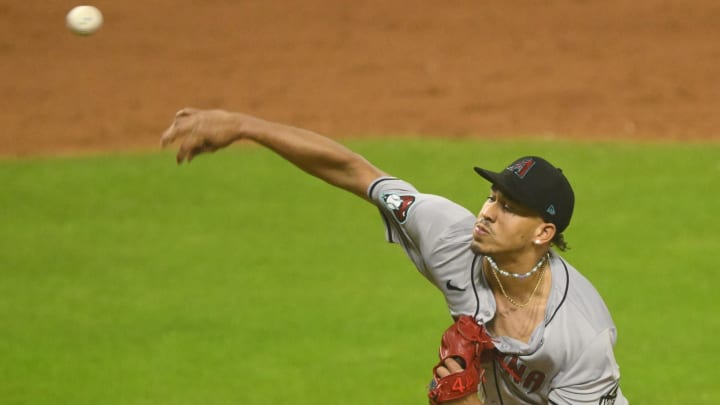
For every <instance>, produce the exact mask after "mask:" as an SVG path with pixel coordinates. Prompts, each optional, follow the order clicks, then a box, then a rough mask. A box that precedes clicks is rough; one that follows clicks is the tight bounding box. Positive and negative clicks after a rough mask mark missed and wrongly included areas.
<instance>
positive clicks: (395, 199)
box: [368, 177, 475, 285]
mask: <svg viewBox="0 0 720 405" xmlns="http://www.w3.org/2000/svg"><path fill="white" fill-rule="evenodd" d="M368 196H369V197H370V198H371V199H372V200H373V201H374V203H375V205H377V207H378V209H379V210H380V213H381V215H382V218H383V220H384V222H385V225H386V235H385V236H386V239H387V241H388V242H391V243H398V244H400V245H401V246H402V247H403V249H404V250H405V252H406V253H407V255H408V257H409V258H410V259H411V260H412V262H413V263H414V264H415V267H416V268H417V269H418V271H420V273H422V274H423V275H424V276H425V277H426V278H427V279H429V280H430V281H431V282H433V283H434V284H436V285H439V283H440V282H441V281H440V280H443V279H447V277H448V274H449V273H453V272H455V271H456V269H455V268H453V266H452V263H453V259H454V258H456V257H457V256H459V255H462V254H467V251H468V249H469V243H470V240H471V238H472V227H473V226H474V223H475V216H474V215H473V214H472V213H471V212H470V211H468V210H467V209H466V208H464V207H462V206H460V205H458V204H456V203H454V202H452V201H450V200H447V199H446V198H443V197H440V196H437V195H433V194H424V193H420V192H419V191H418V190H417V189H415V187H413V186H412V185H411V184H409V183H407V182H405V181H402V180H399V179H395V178H387V177H385V178H380V179H378V180H376V181H375V182H374V183H373V184H372V185H371V186H370V188H369V189H368Z"/></svg>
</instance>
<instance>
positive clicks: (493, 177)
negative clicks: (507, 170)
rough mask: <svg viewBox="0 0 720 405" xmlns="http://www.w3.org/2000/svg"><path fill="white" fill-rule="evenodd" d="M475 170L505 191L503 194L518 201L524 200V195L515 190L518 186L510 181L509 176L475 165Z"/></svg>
mask: <svg viewBox="0 0 720 405" xmlns="http://www.w3.org/2000/svg"><path fill="white" fill-rule="evenodd" d="M475 171H476V172H477V174H479V175H480V176H482V178H484V179H485V180H487V181H489V182H490V183H492V184H493V185H494V186H496V187H497V188H499V189H500V191H502V192H503V194H506V195H507V196H509V197H510V198H511V199H512V200H514V201H517V202H519V203H522V202H523V200H524V199H523V196H522V195H518V194H517V193H516V192H515V189H516V187H514V184H511V183H510V180H509V178H508V177H507V176H503V175H502V174H500V173H495V172H491V171H490V170H485V169H481V168H479V167H475Z"/></svg>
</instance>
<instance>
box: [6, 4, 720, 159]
mask: <svg viewBox="0 0 720 405" xmlns="http://www.w3.org/2000/svg"><path fill="white" fill-rule="evenodd" d="M91 4H95V5H96V6H98V7H99V8H100V9H101V10H103V12H104V14H105V20H106V23H105V25H104V26H103V28H102V29H101V31H100V32H98V33H97V34H96V35H93V36H91V37H77V36H74V35H73V34H71V33H69V32H68V31H67V30H66V29H65V27H64V16H65V13H67V11H68V10H69V9H70V8H71V7H72V6H73V5H75V3H72V2H66V1H55V2H46V1H40V0H25V1H22V2H21V1H12V0H0V19H1V20H2V22H3V23H2V24H0V58H1V60H2V64H0V77H2V79H1V80H2V81H1V82H0V83H1V84H0V86H1V87H0V88H1V89H2V95H3V97H2V108H1V109H0V121H1V122H2V124H3V130H2V132H1V133H0V154H1V155H5V156H28V155H35V154H55V153H75V152H91V151H100V150H103V151H104V150H117V151H124V150H136V149H146V148H156V147H157V141H158V137H159V134H160V133H161V132H162V130H163V129H164V128H165V126H166V125H167V124H169V122H170V119H171V118H172V116H173V114H174V112H175V111H176V110H178V109H179V108H180V107H183V106H186V105H190V106H196V107H222V108H228V109H234V110H242V111H246V112H249V113H253V114H257V115H260V116H262V117H265V118H268V119H273V120H279V121H283V122H288V123H292V124H294V125H297V126H303V127H307V128H312V129H315V130H318V131H320V132H323V133H326V134H328V135H331V136H337V137H340V136H350V135H352V136H357V135H365V134H371V135H373V134H418V135H433V136H439V135H449V136H514V135H523V136H542V137H576V136H582V137H587V138H593V139H598V138H603V139H605V138H607V139H616V138H634V139H665V140H684V139H713V140H720V114H718V111H720V108H719V107H720V85H718V83H717V79H718V77H720V40H718V39H720V24H718V23H717V22H718V21H720V2H717V1H716V0H674V1H672V0H671V1H663V0H634V1H628V0H604V1H599V0H555V1H549V0H546V1H543V0H508V1H477V0H450V1H444V2H421V1H409V0H395V1H385V0H365V1H363V0H356V1H352V2H345V1H331V0H302V1H291V0H287V1H272V0H246V1H242V0H241V1H230V0H205V1H203V2H194V1H189V0H176V1H170V0H148V1H134V0H128V1H123V2H119V1H110V0H103V1H96V2H93V3H91Z"/></svg>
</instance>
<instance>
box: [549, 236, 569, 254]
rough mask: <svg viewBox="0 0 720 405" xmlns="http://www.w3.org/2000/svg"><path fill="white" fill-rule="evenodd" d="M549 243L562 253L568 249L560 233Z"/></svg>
mask: <svg viewBox="0 0 720 405" xmlns="http://www.w3.org/2000/svg"><path fill="white" fill-rule="evenodd" d="M550 243H551V244H553V245H555V247H557V248H558V249H560V250H561V251H563V252H564V251H566V250H568V249H570V247H569V246H568V244H567V242H565V236H564V235H563V234H562V233H558V234H555V237H554V238H553V239H552V240H551V241H550Z"/></svg>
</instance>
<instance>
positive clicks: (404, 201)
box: [382, 194, 415, 224]
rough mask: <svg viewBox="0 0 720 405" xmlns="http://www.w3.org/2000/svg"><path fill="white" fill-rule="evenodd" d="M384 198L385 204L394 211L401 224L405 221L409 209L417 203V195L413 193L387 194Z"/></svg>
mask: <svg viewBox="0 0 720 405" xmlns="http://www.w3.org/2000/svg"><path fill="white" fill-rule="evenodd" d="M382 198H383V201H385V206H386V207H388V209H389V210H390V211H392V213H393V215H394V216H395V219H397V220H398V222H400V223H401V224H402V223H404V222H405V220H406V219H407V215H408V210H410V207H411V206H412V205H413V203H415V196H412V195H397V194H385V195H384V196H383V197H382Z"/></svg>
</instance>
